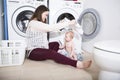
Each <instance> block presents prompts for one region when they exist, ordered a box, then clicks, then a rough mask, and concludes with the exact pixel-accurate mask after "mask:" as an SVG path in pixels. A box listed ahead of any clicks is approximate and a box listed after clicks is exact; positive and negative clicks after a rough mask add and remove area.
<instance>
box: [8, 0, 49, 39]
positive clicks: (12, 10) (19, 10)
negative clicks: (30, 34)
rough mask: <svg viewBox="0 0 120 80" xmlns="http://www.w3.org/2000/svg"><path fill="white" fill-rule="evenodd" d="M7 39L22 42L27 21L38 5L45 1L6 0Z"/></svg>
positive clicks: (45, 2)
mask: <svg viewBox="0 0 120 80" xmlns="http://www.w3.org/2000/svg"><path fill="white" fill-rule="evenodd" d="M6 3H7V19H8V21H7V22H8V39H9V40H24V39H25V36H26V35H25V33H26V28H27V24H28V21H29V19H30V18H31V16H32V14H33V12H34V10H35V9H36V7H38V6H39V5H45V6H47V0H7V1H6Z"/></svg>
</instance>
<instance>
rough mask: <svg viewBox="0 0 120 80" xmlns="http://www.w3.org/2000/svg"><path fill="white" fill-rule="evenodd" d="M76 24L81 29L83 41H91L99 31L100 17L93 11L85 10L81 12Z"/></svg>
mask: <svg viewBox="0 0 120 80" xmlns="http://www.w3.org/2000/svg"><path fill="white" fill-rule="evenodd" d="M78 23H79V24H80V25H81V26H82V28H83V41H87V40H90V39H93V38H94V37H96V36H97V34H98V32H99V31H100V25H101V24H100V17H99V14H98V12H97V11H96V10H95V9H91V8H89V9H86V10H84V11H83V12H82V14H81V16H80V18H79V19H78Z"/></svg>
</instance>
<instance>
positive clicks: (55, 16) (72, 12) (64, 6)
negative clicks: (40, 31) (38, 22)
mask: <svg viewBox="0 0 120 80" xmlns="http://www.w3.org/2000/svg"><path fill="white" fill-rule="evenodd" d="M56 5H57V6H56ZM49 9H50V14H49V24H54V23H58V22H59V21H60V20H62V19H64V18H65V17H66V18H68V19H70V20H72V19H76V20H78V18H79V16H80V14H81V12H82V11H83V1H82V0H55V1H52V0H49ZM63 37H64V32H62V31H61V32H58V33H56V32H55V33H54V32H51V33H50V41H59V40H62V39H63Z"/></svg>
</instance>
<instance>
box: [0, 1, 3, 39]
mask: <svg viewBox="0 0 120 80" xmlns="http://www.w3.org/2000/svg"><path fill="white" fill-rule="evenodd" d="M2 10H3V9H2V0H0V40H2V39H3V16H2V12H3V11H2Z"/></svg>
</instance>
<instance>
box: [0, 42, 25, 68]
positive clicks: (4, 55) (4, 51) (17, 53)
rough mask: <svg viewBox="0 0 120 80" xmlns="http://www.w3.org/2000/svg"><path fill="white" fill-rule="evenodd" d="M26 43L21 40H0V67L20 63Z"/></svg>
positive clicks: (23, 56)
mask: <svg viewBox="0 0 120 80" xmlns="http://www.w3.org/2000/svg"><path fill="white" fill-rule="evenodd" d="M25 48H26V44H25V41H23V40H2V41H0V67H3V66H14V65H22V64H23V62H24V59H25Z"/></svg>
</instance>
